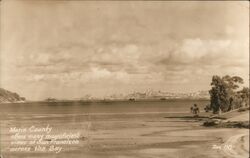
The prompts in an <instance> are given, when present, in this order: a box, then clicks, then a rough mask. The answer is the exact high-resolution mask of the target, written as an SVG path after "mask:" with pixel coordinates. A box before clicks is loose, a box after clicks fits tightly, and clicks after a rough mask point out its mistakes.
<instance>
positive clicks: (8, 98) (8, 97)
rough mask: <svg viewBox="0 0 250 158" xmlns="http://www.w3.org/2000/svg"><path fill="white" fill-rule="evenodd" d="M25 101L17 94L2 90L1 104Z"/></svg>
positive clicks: (0, 95)
mask: <svg viewBox="0 0 250 158" xmlns="http://www.w3.org/2000/svg"><path fill="white" fill-rule="evenodd" d="M24 101H25V98H24V97H20V96H19V95H18V94H17V93H14V92H10V91H8V90H5V89H3V88H0V103H15V102H24Z"/></svg>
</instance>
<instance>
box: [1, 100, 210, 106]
mask: <svg viewBox="0 0 250 158" xmlns="http://www.w3.org/2000/svg"><path fill="white" fill-rule="evenodd" d="M196 100H197V101H209V100H210V99H206V98H197V99H195V98H176V99H165V100H160V99H136V100H132V101H131V100H128V99H126V100H125V99H123V100H56V101H24V102H6V103H0V105H1V104H29V103H71V102H77V103H112V102H169V101H171V102H173V101H196Z"/></svg>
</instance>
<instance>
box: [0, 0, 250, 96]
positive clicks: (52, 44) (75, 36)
mask: <svg viewBox="0 0 250 158" xmlns="http://www.w3.org/2000/svg"><path fill="white" fill-rule="evenodd" d="M0 11H1V14H0V16H1V25H0V26H1V47H0V48H1V54H0V57H1V58H0V75H1V76H0V87H3V88H5V89H8V90H11V91H15V92H17V93H18V94H20V95H21V96H24V97H26V98H27V99H29V100H41V99H45V98H47V97H55V98H64V99H72V98H80V97H82V96H84V95H87V94H90V95H93V96H97V97H105V96H107V95H110V94H114V93H125V94H126V93H130V92H134V91H145V90H149V89H151V90H157V91H158V90H161V91H167V92H195V91H199V90H208V89H209V88H210V82H211V78H212V76H213V75H220V76H223V75H232V76H233V75H238V76H241V77H242V78H243V79H244V80H245V86H248V84H249V2H247V1H240V2H233V1H221V2H219V1H205V2H201V1H200V2H198V1H197V2H196V1H190V2H188V1H175V2H173V1H172V2H171V1H167V2H163V1H152V2H150V1H136V2H133V1H127V2H126V1H121V2H115V1H102V2H91V1H73V0H71V1H63V0H60V1H56V0H54V1H47V0H44V1H43V0H39V1H35V0H33V1H32V0H3V1H1V6H0Z"/></svg>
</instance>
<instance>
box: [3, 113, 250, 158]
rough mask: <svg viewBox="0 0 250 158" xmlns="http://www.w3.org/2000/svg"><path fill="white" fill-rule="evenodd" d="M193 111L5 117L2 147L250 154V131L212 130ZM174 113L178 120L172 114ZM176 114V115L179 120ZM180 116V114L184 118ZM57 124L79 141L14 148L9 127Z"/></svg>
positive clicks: (115, 155) (140, 154) (45, 157)
mask: <svg viewBox="0 0 250 158" xmlns="http://www.w3.org/2000/svg"><path fill="white" fill-rule="evenodd" d="M182 116H190V114H188V113H176V114H169V113H131V114H106V115H105V114H101V115H100V114H99V115H96V114H91V115H80V114H77V115H59V114H57V115H46V114H45V115H39V116H38V115H8V114H5V115H2V116H1V133H2V135H1V136H2V137H1V147H2V148H1V150H2V154H3V156H4V157H6V158H9V157H11V158H59V157H60V158H68V157H71V158H82V157H86V158H100V157H102V158H156V157H157V158H178V157H180V158H182V157H185V158H191V157H192V158H195V157H197V158H201V157H202V158H222V157H235V156H236V155H237V157H239V158H241V157H242V158H243V157H246V156H248V152H249V151H248V147H249V143H248V141H247V140H248V139H249V133H248V132H249V130H248V129H236V128H233V129H232V128H213V127H211V128H207V127H203V126H201V125H202V122H201V121H199V120H197V119H182V118H181V117H182ZM170 117H172V118H170ZM175 117H176V118H175ZM178 117H179V118H178ZM47 124H49V125H50V126H51V127H53V133H54V134H56V133H60V132H73V133H74V132H80V133H81V138H80V139H79V141H80V143H79V144H78V145H70V146H69V145H62V147H63V149H62V151H61V152H60V153H57V154H56V153H53V152H49V153H48V152H46V153H43V152H32V153H30V152H10V151H9V147H10V146H11V145H10V133H9V132H8V129H9V127H14V126H15V127H29V126H31V125H36V126H38V127H39V126H40V127H41V126H46V125H47Z"/></svg>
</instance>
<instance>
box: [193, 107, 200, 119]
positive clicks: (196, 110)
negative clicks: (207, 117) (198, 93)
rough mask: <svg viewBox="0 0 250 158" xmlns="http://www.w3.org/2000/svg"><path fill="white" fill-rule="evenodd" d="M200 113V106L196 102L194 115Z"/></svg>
mask: <svg viewBox="0 0 250 158" xmlns="http://www.w3.org/2000/svg"><path fill="white" fill-rule="evenodd" d="M199 113H200V110H199V108H198V106H197V105H196V104H194V107H193V114H194V116H199Z"/></svg>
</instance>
